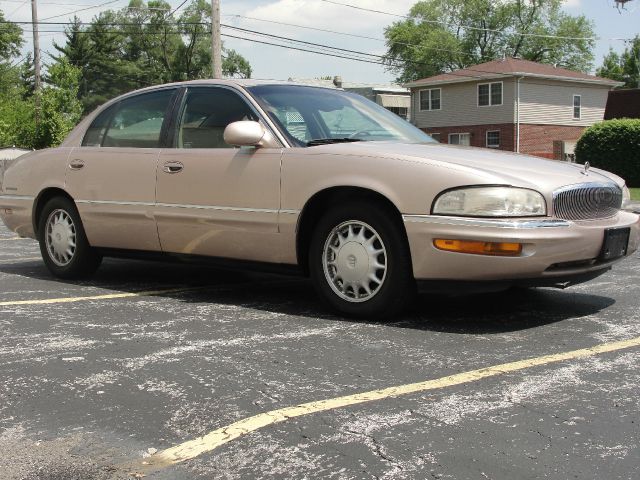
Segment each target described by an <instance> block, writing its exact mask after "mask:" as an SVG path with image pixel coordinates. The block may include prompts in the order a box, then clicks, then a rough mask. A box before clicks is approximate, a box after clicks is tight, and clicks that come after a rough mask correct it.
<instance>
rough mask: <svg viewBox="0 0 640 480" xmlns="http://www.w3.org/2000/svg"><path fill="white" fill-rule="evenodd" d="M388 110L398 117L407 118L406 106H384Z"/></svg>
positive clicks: (407, 110)
mask: <svg viewBox="0 0 640 480" xmlns="http://www.w3.org/2000/svg"><path fill="white" fill-rule="evenodd" d="M384 108H386V109H387V110H389V111H390V112H393V113H395V114H396V115H398V116H399V117H402V118H404V119H405V120H409V109H408V108H406V107H384Z"/></svg>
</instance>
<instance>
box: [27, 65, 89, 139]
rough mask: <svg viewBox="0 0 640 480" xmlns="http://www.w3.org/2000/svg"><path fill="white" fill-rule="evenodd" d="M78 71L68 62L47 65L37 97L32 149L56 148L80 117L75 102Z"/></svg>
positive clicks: (80, 109)
mask: <svg viewBox="0 0 640 480" xmlns="http://www.w3.org/2000/svg"><path fill="white" fill-rule="evenodd" d="M81 76H82V72H81V70H80V69H79V68H78V67H76V66H74V65H72V64H71V63H70V62H69V61H68V60H67V59H62V60H61V61H59V62H56V63H53V64H52V65H49V66H48V68H47V78H46V82H47V83H46V85H45V86H44V88H43V89H42V92H41V93H40V109H41V111H40V117H39V121H38V123H37V124H36V126H35V129H34V132H33V147H35V148H44V147H51V146H56V145H59V144H60V143H61V142H62V141H63V140H64V138H65V137H66V136H67V134H68V133H69V132H70V131H71V130H72V129H73V127H75V125H76V124H77V123H78V121H79V120H80V118H81V116H82V103H81V102H80V100H78V88H79V83H80V78H81Z"/></svg>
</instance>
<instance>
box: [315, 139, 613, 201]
mask: <svg viewBox="0 0 640 480" xmlns="http://www.w3.org/2000/svg"><path fill="white" fill-rule="evenodd" d="M309 150H313V151H314V152H317V153H325V154H327V153H333V154H339V155H357V156H369V157H378V158H380V157H382V158H389V159H393V160H399V161H408V162H419V163H423V164H425V165H431V166H433V167H440V168H448V169H453V170H459V171H465V172H467V173H469V172H470V171H472V172H473V173H475V174H476V175H478V176H480V177H481V178H482V181H483V182H486V183H497V184H509V185H514V186H521V187H527V188H534V189H540V190H547V191H552V190H554V189H556V188H558V187H560V186H564V185H571V184H575V183H583V182H608V183H610V182H615V183H617V184H619V185H620V186H623V185H624V181H623V180H622V179H621V178H619V177H617V176H616V175H613V174H611V173H609V172H605V171H603V170H599V169H595V168H590V169H589V170H588V171H585V168H584V165H580V164H575V163H568V162H560V161H557V160H548V159H545V158H540V157H533V156H529V155H522V154H517V153H512V152H505V151H501V150H492V149H488V148H476V147H463V146H458V145H444V144H440V143H421V144H407V143H392V142H355V143H347V144H344V143H342V144H331V145H323V146H319V147H310V148H309Z"/></svg>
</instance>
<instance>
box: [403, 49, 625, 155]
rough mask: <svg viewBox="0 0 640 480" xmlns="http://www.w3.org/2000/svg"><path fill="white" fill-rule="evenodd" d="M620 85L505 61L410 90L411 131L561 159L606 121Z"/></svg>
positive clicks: (425, 82) (438, 78)
mask: <svg viewBox="0 0 640 480" xmlns="http://www.w3.org/2000/svg"><path fill="white" fill-rule="evenodd" d="M619 85H621V83H620V82H616V81H613V80H609V79H605V78H600V77H596V76H593V75H587V74H584V73H581V72H574V71H572V70H566V69H563V68H556V67H553V66H552V65H546V64H542V63H536V62H531V61H528V60H520V59H516V58H505V59H501V60H495V61H492V62H487V63H482V64H480V65H475V66H473V67H470V68H466V69H463V70H457V71H454V72H451V73H445V74H442V75H436V76H434V77H429V78H423V79H422V80H417V81H415V82H411V83H409V84H407V85H406V87H408V88H409V89H410V90H411V112H412V114H411V123H413V124H414V125H416V126H417V127H418V128H420V129H422V130H424V131H425V132H427V133H429V134H431V135H432V136H434V137H435V138H436V139H437V140H438V141H440V142H442V143H453V144H461V145H471V146H475V147H488V148H497V149H501V150H509V151H514V152H522V153H527V154H530V155H538V156H542V157H547V158H561V157H562V156H563V155H562V154H563V153H568V150H570V149H571V148H572V145H573V144H575V141H576V140H577V139H578V138H579V137H580V135H581V134H582V132H583V131H584V129H585V128H586V127H588V126H590V125H593V124H594V123H596V122H599V121H602V119H603V117H604V109H605V105H606V103H607V95H608V93H609V90H611V89H612V88H613V87H616V86H619ZM554 146H555V150H554Z"/></svg>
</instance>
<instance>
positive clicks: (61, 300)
mask: <svg viewBox="0 0 640 480" xmlns="http://www.w3.org/2000/svg"><path fill="white" fill-rule="evenodd" d="M203 288H207V287H204V286H199V287H180V288H165V289H161V290H147V291H144V292H127V293H108V294H105V295H90V296H86V297H61V298H44V299H42V300H10V301H7V302H0V307H4V306H12V305H48V304H51V303H73V302H84V301H87V300H111V299H114V298H130V297H148V296H152V295H163V294H166V293H177V292H190V291H193V290H201V289H203Z"/></svg>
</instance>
